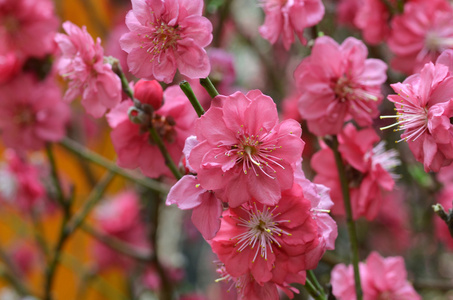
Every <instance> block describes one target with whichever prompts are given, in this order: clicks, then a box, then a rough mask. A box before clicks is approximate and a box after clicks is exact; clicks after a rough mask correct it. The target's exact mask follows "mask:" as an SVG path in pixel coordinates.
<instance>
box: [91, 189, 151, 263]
mask: <svg viewBox="0 0 453 300" xmlns="http://www.w3.org/2000/svg"><path fill="white" fill-rule="evenodd" d="M139 200H140V199H139V197H138V195H137V194H136V193H135V192H133V191H125V192H122V193H120V194H118V195H116V196H115V197H113V198H111V199H108V200H106V201H105V202H104V203H102V204H101V205H100V206H99V207H97V209H96V216H95V220H96V223H97V226H98V227H99V230H100V231H101V232H102V233H103V234H106V235H110V236H113V237H115V238H117V239H119V240H121V241H123V242H125V243H128V244H129V245H130V246H132V247H135V248H136V249H137V251H142V252H144V253H145V252H148V251H149V246H148V240H147V237H146V232H145V227H144V224H143V223H142V222H141V220H140V201H139ZM93 252H94V257H95V258H96V262H97V264H98V266H99V267H100V268H102V269H105V268H109V267H112V266H117V267H122V268H127V267H129V266H130V265H131V264H132V263H133V260H132V259H130V258H127V257H124V256H122V255H121V254H119V253H117V252H116V251H114V250H112V249H111V248H110V247H108V246H107V245H105V244H103V243H102V242H96V243H95V244H94V247H93Z"/></svg>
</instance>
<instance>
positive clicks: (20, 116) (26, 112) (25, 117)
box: [14, 106, 36, 127]
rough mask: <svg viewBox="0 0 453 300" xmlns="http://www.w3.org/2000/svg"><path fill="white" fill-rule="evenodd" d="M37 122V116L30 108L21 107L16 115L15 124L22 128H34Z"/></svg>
mask: <svg viewBox="0 0 453 300" xmlns="http://www.w3.org/2000/svg"><path fill="white" fill-rule="evenodd" d="M35 120H36V118H35V114H34V113H33V111H32V110H31V109H30V108H29V107H23V106H21V107H19V108H18V109H17V111H16V114H15V115H14V122H15V123H16V124H17V125H18V126H20V127H28V126H32V125H33V124H34V123H35Z"/></svg>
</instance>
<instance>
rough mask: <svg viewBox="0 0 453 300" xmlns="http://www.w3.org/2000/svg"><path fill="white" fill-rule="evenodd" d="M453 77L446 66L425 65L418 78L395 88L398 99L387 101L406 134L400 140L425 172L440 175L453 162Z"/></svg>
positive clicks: (392, 96) (412, 78)
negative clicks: (405, 144) (452, 119)
mask: <svg viewBox="0 0 453 300" xmlns="http://www.w3.org/2000/svg"><path fill="white" fill-rule="evenodd" d="M452 86H453V77H452V76H451V75H450V73H449V69H448V67H447V66H445V65H443V64H440V63H437V64H436V65H433V64H432V63H428V64H426V65H425V66H424V67H423V69H422V70H421V71H420V73H419V74H414V75H412V76H410V77H408V78H407V79H406V80H404V81H403V83H395V84H392V85H391V87H392V88H393V90H394V91H395V92H396V93H397V95H390V96H388V99H389V100H390V101H391V102H393V103H395V110H396V115H394V116H381V118H396V119H397V121H396V123H394V124H392V125H389V126H386V127H383V128H381V129H386V128H389V127H393V126H398V130H404V132H403V133H402V134H401V140H399V141H407V143H408V145H409V148H410V149H411V151H412V153H413V154H414V156H415V159H416V160H417V161H419V162H421V163H423V165H424V167H425V171H429V170H432V171H434V172H437V171H439V169H440V168H441V167H442V166H446V165H449V164H450V163H451V162H452V161H453V138H452V137H453V129H452V128H451V124H450V117H453V101H451V99H452V98H453V89H452Z"/></svg>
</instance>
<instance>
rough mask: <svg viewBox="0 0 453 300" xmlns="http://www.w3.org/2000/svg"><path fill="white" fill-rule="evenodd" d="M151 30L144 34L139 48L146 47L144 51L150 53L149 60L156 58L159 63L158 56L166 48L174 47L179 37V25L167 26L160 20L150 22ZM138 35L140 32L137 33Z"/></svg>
mask: <svg viewBox="0 0 453 300" xmlns="http://www.w3.org/2000/svg"><path fill="white" fill-rule="evenodd" d="M150 25H151V26H152V27H153V31H152V33H150V34H146V35H145V39H144V40H143V41H142V45H141V48H147V50H146V52H148V53H149V54H151V55H152V58H151V60H150V62H153V61H154V60H155V59H156V58H157V59H158V62H159V63H160V56H161V54H162V53H164V52H166V51H167V49H168V48H175V47H176V42H177V41H178V40H180V39H181V37H180V34H179V31H180V29H179V26H178V25H176V26H169V25H168V24H166V23H165V22H163V21H162V20H156V21H155V22H150ZM138 35H139V36H140V33H139V34H138Z"/></svg>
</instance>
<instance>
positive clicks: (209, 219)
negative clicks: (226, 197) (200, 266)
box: [166, 175, 222, 240]
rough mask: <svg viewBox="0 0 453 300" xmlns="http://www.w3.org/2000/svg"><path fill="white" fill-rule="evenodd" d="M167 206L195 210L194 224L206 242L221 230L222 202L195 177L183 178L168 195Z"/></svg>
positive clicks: (193, 212)
mask: <svg viewBox="0 0 453 300" xmlns="http://www.w3.org/2000/svg"><path fill="white" fill-rule="evenodd" d="M166 203H167V205H171V204H176V205H177V206H178V207H179V208H180V209H183V210H186V209H193V211H192V222H193V224H194V225H195V227H197V229H198V230H199V231H200V232H201V234H202V235H203V237H204V238H205V239H206V240H209V239H212V238H214V236H215V235H216V233H217V231H219V228H220V216H221V215H222V202H221V201H220V200H219V199H217V197H216V196H215V194H214V192H212V191H207V190H205V189H204V188H203V187H202V186H201V185H200V183H199V182H198V180H197V178H196V177H195V176H193V175H185V176H183V177H182V178H181V179H180V180H179V181H178V182H177V183H176V184H175V185H174V186H173V187H172V188H171V190H170V192H169V193H168V195H167V201H166Z"/></svg>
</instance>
